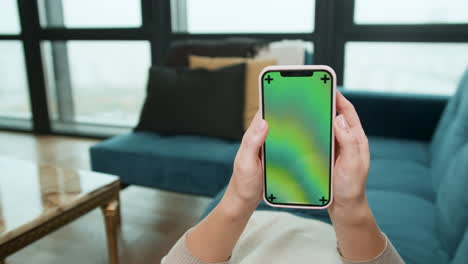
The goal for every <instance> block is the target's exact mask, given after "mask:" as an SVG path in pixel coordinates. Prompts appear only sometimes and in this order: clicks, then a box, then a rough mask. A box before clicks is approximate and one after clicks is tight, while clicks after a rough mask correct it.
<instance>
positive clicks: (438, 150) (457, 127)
mask: <svg viewBox="0 0 468 264" xmlns="http://www.w3.org/2000/svg"><path fill="white" fill-rule="evenodd" d="M467 90H468V71H466V72H465V75H464V77H463V79H462V80H461V82H460V84H459V86H458V90H457V92H456V94H455V95H454V96H453V97H452V99H451V100H450V102H449V104H448V106H447V108H446V111H445V112H444V114H443V116H442V118H441V121H440V124H439V125H438V127H437V130H436V132H435V134H434V139H433V142H432V144H431V148H430V150H431V165H432V172H433V173H432V180H433V185H434V189H437V187H438V186H439V184H440V182H441V181H442V179H443V178H444V177H445V176H446V172H447V169H448V168H449V166H450V161H451V159H452V157H453V156H454V155H455V154H456V153H457V152H458V151H459V150H460V147H461V146H462V145H463V144H464V143H466V142H468V92H467Z"/></svg>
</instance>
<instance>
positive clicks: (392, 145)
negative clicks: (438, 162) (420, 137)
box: [369, 136, 429, 165]
mask: <svg viewBox="0 0 468 264" xmlns="http://www.w3.org/2000/svg"><path fill="white" fill-rule="evenodd" d="M369 150H370V154H371V159H393V160H406V161H415V162H419V163H421V164H424V165H426V164H428V163H429V152H428V144H427V142H423V141H417V140H409V139H396V138H385V137H376V136H371V137H369Z"/></svg>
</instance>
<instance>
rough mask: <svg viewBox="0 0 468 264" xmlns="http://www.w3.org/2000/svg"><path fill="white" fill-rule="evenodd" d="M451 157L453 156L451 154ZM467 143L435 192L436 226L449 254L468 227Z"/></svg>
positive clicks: (453, 251)
mask: <svg viewBox="0 0 468 264" xmlns="http://www.w3.org/2000/svg"><path fill="white" fill-rule="evenodd" d="M452 157H453V156H452ZM467 187H468V143H467V144H465V146H464V147H463V148H462V150H461V152H460V153H458V154H457V155H456V156H455V157H454V160H453V163H452V164H451V166H450V168H449V170H448V173H447V176H446V177H445V178H444V179H443V180H442V181H441V183H440V188H439V190H438V193H437V201H436V207H437V226H438V232H439V234H440V237H441V241H442V244H443V246H444V247H445V249H446V250H447V251H448V253H449V254H450V255H453V254H454V253H455V249H456V248H457V247H458V244H459V243H460V241H461V239H462V236H463V231H464V230H465V229H466V228H467V227H468V195H467V192H466V188H467Z"/></svg>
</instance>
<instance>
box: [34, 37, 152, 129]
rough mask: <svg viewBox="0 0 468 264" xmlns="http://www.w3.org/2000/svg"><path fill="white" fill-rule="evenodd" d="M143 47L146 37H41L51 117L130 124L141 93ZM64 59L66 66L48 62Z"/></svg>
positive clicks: (145, 62)
mask: <svg viewBox="0 0 468 264" xmlns="http://www.w3.org/2000/svg"><path fill="white" fill-rule="evenodd" d="M60 44H61V45H60ZM149 46H150V45H149V43H148V42H146V41H68V42H49V41H46V42H43V43H42V47H41V48H42V52H43V60H44V64H45V68H46V74H47V86H48V97H49V104H50V105H51V107H50V108H51V109H50V110H51V111H52V118H53V119H54V121H55V122H78V123H88V124H89V123H91V124H103V125H115V126H134V125H136V122H137V119H138V116H139V112H140V108H141V105H142V103H143V99H144V96H145V93H146V83H147V79H148V70H149V67H150V62H151V56H150V47H149ZM54 49H55V50H54ZM64 56H66V57H64ZM64 64H68V67H69V70H68V71H64V70H63V67H60V68H57V67H54V65H64ZM67 89H68V90H69V91H68V92H67V91H64V90H67Z"/></svg>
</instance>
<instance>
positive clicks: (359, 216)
mask: <svg viewBox="0 0 468 264" xmlns="http://www.w3.org/2000/svg"><path fill="white" fill-rule="evenodd" d="M350 210H352V213H348V212H349V211H350ZM338 213H339V214H346V215H337V214H338ZM330 216H331V219H332V222H333V226H334V229H335V232H336V237H337V240H338V248H339V251H340V253H341V255H342V256H343V257H344V258H345V259H348V260H351V261H367V260H370V259H373V258H375V257H376V256H378V255H379V254H381V253H382V251H383V250H384V249H385V246H386V238H385V237H384V235H383V234H382V233H381V231H380V229H379V227H378V225H377V223H376V221H375V218H374V216H373V214H372V211H371V209H370V208H369V206H368V204H367V201H364V202H361V203H358V204H356V206H353V207H350V208H348V209H347V210H340V211H339V212H330Z"/></svg>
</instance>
